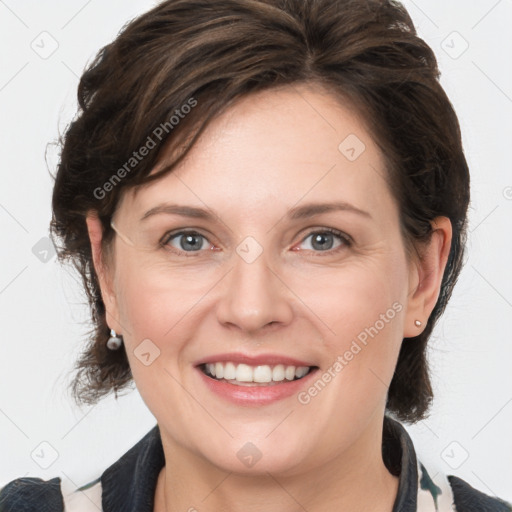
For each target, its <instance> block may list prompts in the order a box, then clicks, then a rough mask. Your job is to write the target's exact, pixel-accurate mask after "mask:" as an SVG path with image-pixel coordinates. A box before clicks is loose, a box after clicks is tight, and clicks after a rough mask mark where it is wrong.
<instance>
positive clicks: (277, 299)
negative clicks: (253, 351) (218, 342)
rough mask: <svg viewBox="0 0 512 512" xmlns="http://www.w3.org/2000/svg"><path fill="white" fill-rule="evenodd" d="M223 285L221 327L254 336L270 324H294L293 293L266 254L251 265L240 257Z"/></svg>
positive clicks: (219, 315) (219, 311)
mask: <svg viewBox="0 0 512 512" xmlns="http://www.w3.org/2000/svg"><path fill="white" fill-rule="evenodd" d="M223 281H224V286H223V288H222V297H221V299H220V301H219V304H218V308H217V318H218V321H219V322H220V323H221V324H223V325H225V326H230V327H233V326H236V327H238V328H239V329H240V330H242V331H245V332H251V333H254V332H257V331H258V330H260V329H262V328H263V327H265V326H269V325H270V324H272V325H274V324H281V325H286V324H288V323H290V322H291V320H292V316H293V309H292V304H291V301H290V299H291V298H292V297H293V293H292V292H291V291H290V289H289V288H288V287H287V285H286V283H284V282H283V280H282V279H281V278H280V276H279V275H278V274H277V272H275V271H274V270H273V269H271V268H270V267H269V266H268V263H267V260H266V258H265V251H263V253H262V254H261V255H260V256H259V257H258V258H257V259H256V260H255V261H252V262H250V263H248V262H247V261H245V260H244V259H243V258H242V257H239V256H238V255H236V256H235V257H234V267H233V268H232V270H231V272H229V273H228V275H227V276H226V278H225V279H224V280H223Z"/></svg>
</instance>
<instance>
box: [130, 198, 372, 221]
mask: <svg viewBox="0 0 512 512" xmlns="http://www.w3.org/2000/svg"><path fill="white" fill-rule="evenodd" d="M334 211H347V212H352V213H356V214H358V215H361V216H363V217H366V218H369V219H371V218H372V216H371V215H370V213H369V212H367V211H365V210H361V209H360V208H357V207H355V206H353V205H351V204H350V203H345V202H336V203H309V204H305V205H302V206H296V207H295V208H292V209H291V210H289V211H288V213H287V215H286V217H287V218H288V219H290V220H301V219H307V218H309V217H313V216H315V215H320V214H322V213H330V212H334ZM212 212H213V213H212ZM162 213H166V214H169V215H180V216H182V217H191V218H194V219H204V220H214V219H215V218H219V216H218V215H216V214H215V212H214V211H213V210H207V209H204V208H197V207H195V206H186V205H178V204H167V203H165V204H160V205H158V206H155V207H154V208H151V209H150V210H148V211H147V212H146V213H145V214H144V215H143V216H142V217H141V219H140V220H141V221H143V220H146V219H147V218H149V217H152V216H153V215H158V214H162Z"/></svg>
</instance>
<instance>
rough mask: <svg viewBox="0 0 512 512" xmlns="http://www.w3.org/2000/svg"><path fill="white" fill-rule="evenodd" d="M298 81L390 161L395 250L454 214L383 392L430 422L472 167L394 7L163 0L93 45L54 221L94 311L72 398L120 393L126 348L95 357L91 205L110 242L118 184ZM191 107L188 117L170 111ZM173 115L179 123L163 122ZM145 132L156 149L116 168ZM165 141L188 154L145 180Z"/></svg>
mask: <svg viewBox="0 0 512 512" xmlns="http://www.w3.org/2000/svg"><path fill="white" fill-rule="evenodd" d="M300 82H307V83H316V84H318V85H321V86H323V87H324V88H325V89H327V90H328V91H331V92H332V93H333V94H334V95H340V97H344V98H348V99H349V100H350V103H351V104H352V105H353V106H354V107H355V108H356V109H357V111H358V112H359V113H360V114H361V117H362V119H363V120H364V121H365V122H366V123H367V125H368V126H369V130H370V132H371V135H372V137H373V138H374V140H375V142H376V143H377V144H378V146H379V147H380V149H381V150H382V153H383V155H384V157H385V161H386V166H387V172H388V178H389V183H390V185H391V190H392V192H393V194H394V196H395V198H396V200H397V203H398V205H399V208H400V217H401V228H402V233H403V238H404V241H405V243H406V247H409V248H410V247H414V248H417V247H419V244H420V243H421V242H424V241H426V240H428V239H429V237H430V234H431V232H432V229H431V224H430V221H431V220H433V219H434V218H435V217H436V216H440V215H443V216H447V217H448V218H449V219H450V220H451V223H452V228H453V238H452V244H451V251H450V255H449V260H448V263H447V267H446V270H445V273H444V276H443V281H442V287H441V293H440V296H439V299H438V301H437V304H436V306H435V308H434V310H433V312H432V314H431V316H430V318H429V320H428V323H427V325H426V326H425V329H424V331H423V332H422V333H421V334H420V335H419V336H417V337H415V338H412V339H410V340H408V341H407V342H406V343H402V346H401V350H400V354H399V358H398V363H397V366H396V369H395V373H394V376H393V379H392V382H391V385H390V388H389V392H388V398H387V410H388V411H390V412H392V413H394V414H395V415H396V416H397V417H398V418H399V419H401V420H403V421H408V422H414V421H418V420H420V419H422V418H424V417H425V415H426V413H427V411H428V408H429V406H430V403H431V401H432V398H433V393H432V387H431V383H430V378H429V372H428V362H427V355H426V347H427V341H428V339H429V337H430V335H431V332H432V329H433V327H434V325H435V323H436V321H437V320H438V318H439V316H440V315H441V313H442V312H443V310H444V308H445V306H446V304H447V301H448V299H449V297H450V295H451V293H452V289H453V286H454V284H455V281H456V279H457V277H458V275H459V272H460V269H461V265H462V257H463V251H464V245H465V239H466V225H467V221H466V213H467V208H468V203H469V172H468V167H467V163H466V160H465V157H464V153H463V149H462V143H461V134H460V128H459V123H458V120H457V116H456V114H455V112H454V110H453V108H452V105H451V103H450V101H449V99H448V98H447V96H446V94H445V92H444V90H443V88H442V87H441V85H440V83H439V70H438V67H437V61H436V58H435V56H434V53H433V52H432V50H431V48H430V47H429V46H428V45H427V44H426V43H425V42H424V41H423V40H422V39H421V38H419V37H418V36H417V34H416V30H415V27H414V25H413V22H412V21H411V18H410V17H409V15H408V13H407V11H406V10H405V8H404V7H403V6H402V5H401V4H400V3H399V2H396V1H392V0H169V1H164V2H162V3H160V4H159V5H158V6H157V7H155V8H153V9H152V10H150V11H149V12H147V13H145V14H144V15H142V16H140V17H138V18H136V19H134V20H132V21H131V22H130V23H128V24H127V25H126V26H125V27H123V29H122V30H121V32H120V33H119V35H118V37H117V38H116V39H115V40H114V41H113V42H112V43H111V44H109V45H107V46H105V47H104V48H102V49H101V50H100V52H99V53H98V55H97V56H96V58H95V60H94V61H93V62H92V63H91V64H90V65H89V66H88V68H87V69H86V70H85V72H84V73H83V75H82V77H81V80H80V84H79V87H78V101H79V111H78V113H77V116H76V117H75V119H74V120H73V121H72V122H71V123H70V125H69V126H68V127H67V129H66V132H65V133H64V135H63V137H62V139H61V145H62V151H61V157H60V161H59V165H58V169H57V174H56V181H55V187H54V191H53V218H52V222H51V231H52V236H53V239H54V242H55V243H56V245H57V246H58V251H59V257H60V259H61V260H66V259H70V260H71V261H72V262H73V263H74V265H75V266H76V268H77V269H78V271H79V273H80V275H81V277H82V279H83V283H84V286H85V290H86V292H87V297H88V301H89V304H90V307H91V314H92V322H93V331H92V332H91V333H90V335H88V344H87V346H86V347H85V350H84V352H83V353H82V355H81V357H80V359H79V360H78V362H77V365H76V370H77V372H76V376H75V379H74V381H73V387H72V390H73V396H74V397H75V399H76V400H77V402H78V403H89V404H90V403H95V402H97V401H98V400H99V399H100V398H101V397H102V396H103V395H106V394H107V393H109V392H110V391H112V390H114V391H115V393H116V396H117V392H118V391H119V390H121V389H122V388H125V387H126V386H127V385H128V384H129V383H130V381H131V380H132V375H131V371H130V367H129V364H128V359H127V357H126V353H125V350H124V348H123V349H121V350H118V351H110V350H108V349H107V348H106V341H107V339H108V336H109V330H108V326H107V323H106V318H105V306H104V304H103V301H102V298H101V294H100V289H99V285H98V279H97V276H96V273H95V269H94V266H93V261H92V255H91V247H90V241H89V238H88V233H87V228H86V223H85V216H86V213H87V212H88V211H90V210H95V211H97V212H98V215H99V218H100V220H101V222H102V225H103V233H104V235H103V244H104V246H105V248H106V247H108V245H109V243H110V242H111V240H112V237H113V231H112V228H111V227H110V220H111V217H112V215H113V212H114V209H115V207H116V205H117V203H118V201H119V198H120V194H121V193H122V191H123V190H124V189H125V187H135V186H138V185H141V184H143V183H146V182H149V181H151V180H154V179H157V178H159V177H161V176H162V175H163V174H165V173H168V172H170V171H171V170H172V169H173V168H174V166H175V165H176V164H177V163H179V161H181V159H182V158H183V157H184V156H185V155H186V153H187V152H188V150H189V149H190V147H192V145H193V144H194V142H195V141H196V140H197V139H198V138H199V136H200V134H201V133H202V132H203V131H204V128H205V127H206V126H207V125H208V123H209V121H210V120H211V119H213V118H214V117H215V116H217V115H218V114H219V113H221V112H222V111H224V110H225V109H227V108H228V107H229V106H230V105H232V104H233V102H234V101H235V100H237V99H239V98H240V97H242V96H244V95H247V94H250V93H252V92H256V91H261V90H264V89H270V88H272V87H279V86H286V85H290V84H295V83H300ZM191 98H192V99H193V100H194V101H195V105H194V108H192V109H188V111H187V114H186V115H183V116H179V112H177V111H180V112H182V113H183V112H184V110H181V109H182V106H183V105H186V104H189V105H190V101H191ZM173 115H175V116H179V117H180V120H179V122H177V123H173V122H171V118H172V116H173ZM156 127H161V130H160V132H158V133H159V134H160V135H161V137H156V136H153V137H152V140H153V139H154V141H153V142H155V144H156V148H155V149H152V150H151V151H150V152H149V154H147V156H145V157H144V158H143V159H141V160H140V161H137V162H136V165H133V166H130V167H126V162H128V161H130V158H132V157H133V154H134V151H137V150H138V149H139V148H141V147H142V146H143V145H145V144H146V143H147V141H148V137H151V135H152V134H153V135H154V133H155V129H156ZM169 142H172V143H173V144H176V145H177V144H182V146H180V147H183V152H182V153H181V155H180V156H179V157H178V158H177V159H176V160H175V161H174V162H172V163H171V164H169V165H168V166H166V167H165V168H164V169H163V170H162V171H160V172H158V173H155V174H153V175H152V176H149V173H150V172H151V170H152V169H153V168H154V166H155V164H156V163H157V162H158V157H159V155H161V152H162V149H163V147H164V144H167V143H169ZM132 163H133V162H132ZM123 166H124V169H125V172H121V171H120V170H121V169H122V168H123ZM115 175H116V176H117V178H119V179H115V180H114V178H115ZM121 175H122V176H121ZM121 178H122V179H121ZM108 183H110V185H107V186H106V184H108ZM107 192H108V193H107Z"/></svg>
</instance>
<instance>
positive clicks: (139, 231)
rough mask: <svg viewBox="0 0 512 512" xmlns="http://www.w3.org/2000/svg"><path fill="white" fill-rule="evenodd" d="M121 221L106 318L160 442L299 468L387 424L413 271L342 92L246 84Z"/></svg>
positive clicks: (408, 318)
mask: <svg viewBox="0 0 512 512" xmlns="http://www.w3.org/2000/svg"><path fill="white" fill-rule="evenodd" d="M327 205H329V208H327ZM178 208H179V209H181V213H179V212H178V211H177V209H178ZM187 209H188V211H187ZM199 210H200V211H201V212H202V213H201V214H200V215H199V214H198V212H199ZM113 222H114V225H115V227H116V230H117V232H118V233H119V236H116V237H115V242H114V247H113V259H112V261H111V264H110V266H109V271H108V279H107V281H105V282H103V281H102V283H103V286H102V290H103V294H104V298H105V303H106V305H107V309H108V316H107V320H108V323H109V325H110V326H111V327H113V328H115V329H116V330H117V331H119V332H120V333H122V334H123V336H124V343H125V348H126V352H127V355H128V359H129V362H130V366H131V369H132V373H133V377H134V380H135V383H136V385H137V387H138V390H139V392H140V394H141V396H142V398H143V400H144V401H145V403H146V404H147V406H148V407H149V409H150V410H151V412H152V413H153V414H154V416H155V417H156V419H157V421H158V424H159V426H160V430H161V432H162V438H163V441H164V445H165V446H167V447H169V449H179V450H186V451H187V453H190V454H192V455H193V456H194V457H196V456H197V457H199V458H200V460H202V461H203V462H206V463H211V464H213V465H215V466H217V467H220V468H222V469H223V470H226V471H236V472H260V471H261V472H266V471H270V472H272V473H274V474H277V473H281V474H283V475H286V474H290V475H291V474H294V473H296V472H299V471H304V470H306V469H308V468H314V467H316V466H318V465H320V464H325V463H326V462H329V461H332V460H334V459H335V458H336V457H338V456H339V455H340V454H341V453H342V452H343V453H345V455H347V454H348V453H349V451H350V449H351V447H353V446H355V445H356V444H357V441H358V440H360V438H361V435H362V432H365V429H368V428H369V427H370V426H371V425H373V426H375V425H377V426H379V427H381V425H382V414H383V412H384V406H385V402H386V393H387V389H388V386H389V383H390V382H391V378H392V375H393V371H394V368H395V364H396V361H397V357H398V352H399V349H400V345H401V342H402V339H403V337H404V336H415V335H416V334H418V333H419V329H418V328H414V327H410V325H411V324H412V325H414V318H417V317H415V316H414V314H415V312H414V311H412V310H411V307H410V303H409V301H410V297H411V295H410V292H411V290H412V288H413V287H414V285H415V284H417V281H416V282H415V276H416V274H415V271H414V270H413V268H415V267H414V266H413V265H410V264H409V262H408V260H407V258H406V254H405V249H404V243H403V240H402V238H401V234H400V227H399V214H398V207H397V204H396V203H395V201H394V199H393V197H392V195H391V193H390V191H389V190H388V185H387V183H386V179H385V170H384V160H383V157H382V155H381V154H380V152H379V150H378V148H377V146H376V145H375V143H374V142H373V141H372V140H371V138H370V136H369V134H368V133H367V131H366V130H365V128H364V126H363V124H362V123H361V121H360V120H359V119H358V118H357V117H356V115H354V114H353V113H351V111H350V110H348V109H347V108H345V107H344V106H343V105H342V104H340V103H339V101H338V100H336V98H334V97H333V96H331V95H328V94H327V93H325V92H323V91H321V90H320V89H318V88H317V89H315V90H313V89H311V88H308V87H306V86H299V87H297V86H294V87H289V88H283V89H280V90H276V89H275V90H272V91H265V92H262V93H258V94H256V95H251V96H248V97H245V98H244V99H243V100H242V101H240V102H238V103H237V104H236V105H235V106H233V107H232V108H231V109H230V110H228V111H227V112H226V113H225V114H223V115H221V116H220V117H218V118H217V119H216V120H215V122H214V123H213V124H211V125H210V127H209V128H208V130H207V132H206V133H204V135H203V136H202V138H201V139H200V141H199V142H198V143H197V144H196V146H195V147H194V148H193V149H192V151H191V152H190V153H189V155H188V156H187V158H186V159H185V160H184V161H183V162H182V163H181V165H180V166H179V167H178V168H176V170H174V171H173V172H172V173H171V174H168V175H167V176H165V177H164V178H162V179H160V180H158V181H156V182H153V183H152V184H150V185H149V186H145V187H141V188H139V189H138V190H137V191H136V193H133V192H130V191H129V192H126V193H125V195H124V196H123V199H122V201H121V203H120V205H119V209H118V210H117V212H116V214H115V217H114V220H113ZM183 231H186V232H187V233H191V232H193V236H191V235H190V234H189V235H187V234H183ZM108 287H110V288H108ZM107 289H110V290H111V291H112V293H111V295H109V293H107V292H106V290H107ZM422 320H424V319H422ZM405 342H407V340H405ZM215 363H219V364H215ZM228 363H229V364H228ZM205 364H208V365H211V366H206V367H205ZM257 367H258V368H257ZM290 367H295V370H297V375H301V374H302V373H301V372H304V371H305V370H302V369H298V368H299V367H307V369H308V370H309V373H308V374H307V375H305V376H304V377H302V378H301V379H298V380H293V381H290V380H288V378H293V377H292V375H294V370H293V369H290ZM213 368H215V371H216V374H217V377H219V372H223V373H224V374H226V376H227V377H228V380H229V382H227V381H226V379H223V380H222V381H220V380H219V379H218V378H214V377H212V376H211V375H206V374H205V370H206V371H208V369H209V370H210V371H213ZM233 377H237V378H238V379H239V380H236V378H235V379H234V378H233ZM287 377H288V378H287ZM271 378H275V379H276V380H275V381H272V382H268V380H269V379H271ZM254 379H255V380H258V381H263V382H251V381H252V380H254ZM283 379H284V380H283Z"/></svg>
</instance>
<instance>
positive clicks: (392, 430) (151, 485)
mask: <svg viewBox="0 0 512 512" xmlns="http://www.w3.org/2000/svg"><path fill="white" fill-rule="evenodd" d="M382 455H383V459H384V463H385V464H386V466H387V468H388V469H389V471H390V472H391V473H392V474H394V475H395V476H400V483H399V487H398V496H397V499H396V501H395V504H394V507H393V512H398V511H400V512H409V511H410V512H415V511H416V505H417V503H416V501H417V493H418V469H417V462H416V454H415V451H414V446H413V444H412V440H411V438H410V437H409V434H408V433H407V431H406V430H405V429H404V427H403V426H402V425H401V424H400V423H398V422H397V421H395V420H393V419H392V418H390V417H388V416H385V417H384V429H383V440H382ZM164 465H165V457H164V451H163V447H162V440H161V437H160V430H159V427H158V425H155V427H154V428H153V429H151V430H150V431H149V432H148V433H147V434H146V435H145V436H144V437H143V438H142V439H141V440H140V441H139V442H138V443H137V444H136V445H135V446H133V447H132V448H130V450H128V451H127V452H126V453H125V454H124V455H123V456H122V457H121V458H120V459H118V460H117V461H116V462H115V463H114V464H113V465H112V466H110V467H109V468H108V469H106V470H105V471H104V472H103V474H102V475H101V485H102V505H103V510H104V512H153V507H154V497H155V490H156V484H157V480H158V475H159V473H160V470H161V469H162V468H163V467H164Z"/></svg>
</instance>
